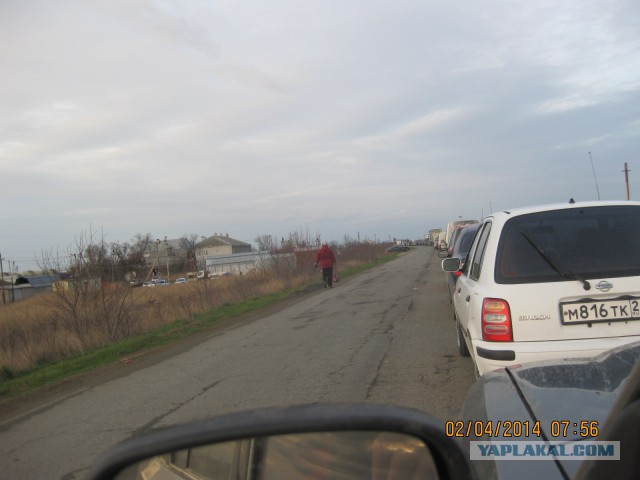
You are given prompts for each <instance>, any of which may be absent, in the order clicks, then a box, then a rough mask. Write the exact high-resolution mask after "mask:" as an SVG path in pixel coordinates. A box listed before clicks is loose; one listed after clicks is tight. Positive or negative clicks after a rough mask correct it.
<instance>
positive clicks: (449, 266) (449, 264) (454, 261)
mask: <svg viewBox="0 0 640 480" xmlns="http://www.w3.org/2000/svg"><path fill="white" fill-rule="evenodd" d="M461 268H462V260H461V259H460V258H458V257H451V258H445V259H444V260H442V270H444V271H445V272H457V271H458V270H460V269H461Z"/></svg>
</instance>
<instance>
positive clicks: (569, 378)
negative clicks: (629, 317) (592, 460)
mask: <svg viewBox="0 0 640 480" xmlns="http://www.w3.org/2000/svg"><path fill="white" fill-rule="evenodd" d="M638 362H640V342H639V343H634V344H629V345H627V346H624V347H619V348H617V349H614V350H611V351H609V352H607V353H605V354H603V355H601V356H599V357H595V358H592V359H584V360H575V359H571V360H560V361H558V360H554V361H549V362H541V363H531V364H527V365H523V366H519V367H510V368H508V369H500V370H496V371H494V372H489V373H486V374H485V375H483V376H482V377H481V378H479V379H478V381H476V383H474V384H473V385H472V387H471V388H470V389H469V392H468V394H467V397H466V399H465V402H464V406H463V408H462V412H461V416H460V418H461V419H462V420H463V421H465V422H469V421H473V422H481V423H482V424H484V425H486V424H488V421H492V422H493V425H494V426H495V425H496V422H497V421H501V422H505V421H508V422H513V423H520V424H524V422H529V425H531V424H533V422H535V421H539V422H540V430H541V435H540V437H537V436H535V435H531V436H529V437H528V438H526V437H524V432H523V436H520V437H516V436H514V435H513V432H512V435H511V436H509V437H505V436H503V435H502V434H503V433H504V429H503V430H502V431H501V432H500V434H498V435H496V434H495V432H494V436H493V437H491V438H488V437H486V436H483V437H475V436H473V435H470V436H469V437H468V438H466V439H464V440H463V441H462V442H461V443H462V445H463V448H467V449H468V448H469V442H470V441H474V440H483V441H487V440H498V441H500V440H502V441H518V440H529V441H544V440H548V441H555V442H573V441H580V440H588V439H589V438H582V437H581V435H580V426H581V422H583V421H586V422H598V423H597V425H598V428H599V429H600V430H601V429H602V428H603V426H604V423H605V420H606V419H607V416H608V415H609V412H610V410H611V408H612V406H613V404H614V402H615V401H616V400H617V398H618V396H619V394H620V392H621V390H623V389H624V388H625V384H626V381H627V378H628V377H629V375H630V374H631V372H632V370H633V367H634V366H635V365H636V363H638ZM552 422H556V423H555V424H554V425H555V427H556V428H555V429H552ZM561 422H569V423H568V424H567V429H566V433H567V435H566V436H564V435H562V433H564V431H563V430H564V425H565V424H564V423H561ZM503 424H504V423H503ZM574 424H575V426H574ZM558 428H559V430H560V431H559V430H558ZM558 433H560V435H557V434H558ZM472 463H473V464H474V468H475V469H476V473H477V474H478V476H479V478H497V479H509V480H510V479H516V478H517V479H519V480H523V479H529V478H530V479H532V480H534V479H536V480H537V479H539V478H545V479H555V478H558V479H566V478H567V476H568V477H569V478H570V477H572V476H574V475H575V473H576V471H577V468H578V467H579V466H580V462H577V461H571V460H566V459H560V460H558V466H560V465H562V471H563V472H564V473H562V472H561V471H560V470H559V469H558V466H556V464H555V463H554V462H540V461H535V460H523V461H499V462H491V461H474V462H472Z"/></svg>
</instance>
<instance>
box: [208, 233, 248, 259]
mask: <svg viewBox="0 0 640 480" xmlns="http://www.w3.org/2000/svg"><path fill="white" fill-rule="evenodd" d="M236 253H251V244H250V243H245V242H241V241H240V240H236V239H235V238H231V237H230V236H229V234H226V235H224V236H223V235H215V234H214V235H212V236H211V237H208V238H205V239H204V240H202V241H201V242H198V243H197V244H196V260H197V261H198V265H201V264H204V263H205V260H206V258H207V257H217V256H221V255H233V254H236ZM201 262H202V263H201Z"/></svg>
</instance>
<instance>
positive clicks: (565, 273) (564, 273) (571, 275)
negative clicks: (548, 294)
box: [520, 232, 591, 290]
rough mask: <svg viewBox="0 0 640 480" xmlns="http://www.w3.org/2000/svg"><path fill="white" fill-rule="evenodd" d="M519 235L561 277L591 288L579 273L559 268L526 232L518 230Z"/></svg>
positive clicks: (587, 288) (585, 287) (588, 288)
mask: <svg viewBox="0 0 640 480" xmlns="http://www.w3.org/2000/svg"><path fill="white" fill-rule="evenodd" d="M520 235H522V236H523V237H524V238H525V240H526V241H527V242H529V244H530V245H531V246H532V247H533V248H534V249H535V251H536V252H538V253H539V254H540V256H541V257H542V258H544V260H545V262H547V263H548V264H549V266H550V267H551V268H553V269H554V270H555V271H556V272H558V274H559V275H560V276H561V277H562V278H566V279H567V280H577V281H578V282H580V283H582V287H583V288H584V289H585V290H591V284H590V283H589V282H588V281H587V280H585V279H584V278H582V277H580V276H579V275H576V274H575V273H573V272H572V271H571V270H569V269H568V268H566V267H565V268H563V269H561V268H560V267H559V266H558V265H557V264H556V263H555V262H554V261H553V260H551V258H550V257H549V255H547V254H546V253H545V251H544V250H543V249H542V248H541V247H539V246H538V245H537V244H536V243H535V242H534V241H533V240H532V239H531V238H530V237H529V236H528V235H527V234H526V233H524V232H520Z"/></svg>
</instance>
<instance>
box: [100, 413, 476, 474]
mask: <svg viewBox="0 0 640 480" xmlns="http://www.w3.org/2000/svg"><path fill="white" fill-rule="evenodd" d="M359 431H364V432H378V433H382V432H383V433H397V434H402V435H403V436H405V437H406V436H410V437H413V439H417V440H419V441H421V442H422V443H424V446H426V448H427V449H428V452H429V453H430V454H431V456H432V457H433V464H434V465H435V468H436V470H437V473H438V478H439V479H441V480H444V479H460V480H462V479H469V480H471V479H473V478H475V476H474V474H473V470H472V469H471V464H470V461H469V459H468V457H467V455H466V454H465V453H464V451H463V450H462V448H461V447H460V445H459V444H458V443H457V442H456V441H455V440H454V439H453V438H450V437H448V436H447V435H446V434H445V430H444V428H443V425H442V422H440V421H439V420H436V419H434V418H433V417H431V416H429V415H427V414H424V413H422V412H419V411H416V410H410V409H406V408H400V407H392V406H385V405H370V404H330V405H321V404H313V405H302V406H293V407H282V408H267V409H261V410H254V411H249V412H240V413H233V414H229V415H224V416H220V417H214V418H210V419H205V420H200V421H195V422H191V423H187V424H183V425H178V426H174V427H168V428H164V429H160V430H156V431H152V432H150V433H148V434H145V435H142V436H140V437H134V438H131V439H129V440H125V441H124V442H122V443H120V444H119V445H117V446H116V447H114V448H113V449H112V450H110V451H109V452H107V454H105V455H103V456H102V458H101V459H99V461H98V462H97V463H96V466H95V467H94V468H93V470H92V472H91V474H90V475H89V477H88V478H89V479H92V480H113V479H115V478H116V477H117V476H118V474H119V473H120V472H122V471H123V470H125V469H127V468H131V467H134V466H135V465H137V464H139V463H141V462H143V463H144V462H147V461H149V460H151V459H152V458H153V457H158V456H161V455H165V454H168V453H172V452H177V451H180V450H187V449H193V448H197V447H202V446H208V445H213V444H220V443H223V442H231V441H240V440H246V439H256V438H262V437H273V436H276V435H291V434H302V433H314V432H316V433H320V432H359Z"/></svg>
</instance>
